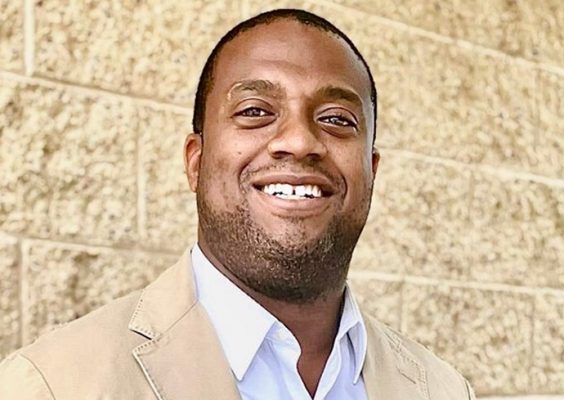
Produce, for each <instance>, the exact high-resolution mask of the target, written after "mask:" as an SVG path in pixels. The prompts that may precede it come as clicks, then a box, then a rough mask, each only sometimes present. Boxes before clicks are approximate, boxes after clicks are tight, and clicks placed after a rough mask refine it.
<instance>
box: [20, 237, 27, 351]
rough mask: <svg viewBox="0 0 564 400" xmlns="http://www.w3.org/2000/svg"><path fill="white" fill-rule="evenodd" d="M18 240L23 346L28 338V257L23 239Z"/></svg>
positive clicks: (21, 338)
mask: <svg viewBox="0 0 564 400" xmlns="http://www.w3.org/2000/svg"><path fill="white" fill-rule="evenodd" d="M18 241H19V246H18V248H19V252H20V307H21V308H20V323H21V325H20V342H21V344H20V346H24V345H26V344H27V341H28V339H29V332H28V326H27V322H28V319H29V318H28V316H27V312H28V309H29V307H28V306H29V305H28V299H29V284H28V281H27V275H28V273H27V272H28V271H27V268H28V261H29V260H28V257H27V251H25V250H26V245H25V243H24V241H23V240H21V239H18Z"/></svg>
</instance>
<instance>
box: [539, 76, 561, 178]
mask: <svg viewBox="0 0 564 400" xmlns="http://www.w3.org/2000/svg"><path fill="white" fill-rule="evenodd" d="M537 80H538V91H537V93H536V96H537V102H538V108H539V125H538V133H537V141H536V145H535V153H536V156H537V157H538V165H537V166H535V168H534V172H536V173H539V174H541V175H546V176H550V177H553V178H562V177H563V176H564V163H563V162H562V154H564V95H563V94H564V76H560V75H556V74H553V73H550V72H545V71H539V73H538V76H537Z"/></svg>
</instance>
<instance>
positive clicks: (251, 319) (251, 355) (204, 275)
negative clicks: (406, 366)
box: [192, 244, 366, 400]
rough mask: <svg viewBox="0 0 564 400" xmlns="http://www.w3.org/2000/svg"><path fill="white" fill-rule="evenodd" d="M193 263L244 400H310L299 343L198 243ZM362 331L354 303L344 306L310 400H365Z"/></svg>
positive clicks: (203, 299)
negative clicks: (300, 363)
mask: <svg viewBox="0 0 564 400" xmlns="http://www.w3.org/2000/svg"><path fill="white" fill-rule="evenodd" d="M192 265H193V269H194V278H195V282H196V290H197V294H198V300H199V302H200V303H201V304H202V306H203V307H204V309H205V310H206V311H207V313H208V315H209V317H210V320H211V322H212V324H213V326H214V328H215V331H216V332H217V335H218V337H219V341H220V342H221V346H222V348H223V352H224V353H225V356H226V358H227V361H228V363H229V365H230V367H231V370H232V371H233V374H234V376H235V379H236V383H237V387H238V389H239V392H240V394H241V397H242V399H243V400H251V399H252V400H259V399H260V400H266V399H267V400H289V399H292V400H312V398H311V396H310V395H309V393H308V391H307V389H306V387H305V385H304V383H303V381H302V379H301V378H300V376H299V374H298V368H297V365H298V359H299V357H300V354H301V349H300V345H299V344H298V342H297V340H296V338H295V337H294V335H293V334H292V333H291V332H290V331H289V330H288V328H286V327H285V326H284V325H283V324H282V323H281V322H280V321H278V320H277V319H276V318H275V317H274V316H273V315H272V314H270V313H269V312H268V311H267V310H266V309H264V308H263V307H262V306H261V305H260V304H258V303H257V302H256V301H254V300H253V299H252V298H251V297H249V296H248V295H247V294H245V293H244V292H243V291H242V290H241V289H239V288H238V287H237V286H236V285H235V284H233V283H232V282H231V281H230V280H229V279H227V277H225V276H224V275H223V274H222V273H221V272H219V271H218V270H217V269H216V268H215V267H214V266H213V265H212V264H211V262H210V261H209V260H208V259H207V258H206V256H205V255H204V254H203V253H202V251H201V249H200V248H199V247H198V245H197V244H196V245H195V246H194V248H193V249H192ZM365 355H366V328H365V326H364V322H363V320H362V316H361V314H360V311H359V309H358V306H357V304H356V302H355V301H354V298H353V296H352V294H351V292H350V290H349V289H348V287H347V289H346V291H345V304H344V307H343V314H342V316H341V322H340V325H339V330H338V332H337V336H336V338H335V343H334V344H333V349H332V351H331V354H330V355H329V358H328V360H327V363H326V364H325V368H324V370H323V373H322V375H321V379H320V381H319V385H318V387H317V391H316V393H315V397H314V398H313V400H321V399H326V400H344V399H347V400H349V399H351V400H365V399H366V390H365V387H364V381H363V379H362V374H361V372H362V365H363V363H364V358H365Z"/></svg>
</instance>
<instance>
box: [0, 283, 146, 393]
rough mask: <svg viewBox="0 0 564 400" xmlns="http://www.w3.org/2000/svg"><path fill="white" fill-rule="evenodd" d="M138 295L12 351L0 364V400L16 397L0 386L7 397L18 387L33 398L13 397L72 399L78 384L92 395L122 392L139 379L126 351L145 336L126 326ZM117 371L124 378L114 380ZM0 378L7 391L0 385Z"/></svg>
mask: <svg viewBox="0 0 564 400" xmlns="http://www.w3.org/2000/svg"><path fill="white" fill-rule="evenodd" d="M138 299H139V291H136V292H132V293H130V294H129V295H127V296H125V297H122V298H120V299H117V300H114V301H112V302H110V303H108V304H107V305H105V306H102V307H101V308H99V309H97V310H95V311H93V312H91V313H89V314H87V315H85V316H84V317H81V318H79V319H77V320H74V321H72V322H69V323H68V324H66V325H63V326H62V327H59V328H57V329H55V330H53V331H51V332H49V333H47V334H45V335H43V336H41V337H39V338H38V339H37V340H36V341H35V342H34V343H32V344H30V345H28V346H26V347H23V348H21V349H19V350H17V351H16V352H15V353H13V354H12V355H11V356H9V357H8V358H7V359H6V360H4V362H3V363H2V364H1V365H2V367H1V368H0V399H5V398H6V399H11V398H16V397H13V396H12V397H10V396H8V395H5V394H4V393H3V392H2V390H12V392H8V393H10V395H12V393H14V391H15V390H16V389H18V390H20V389H21V388H22V387H25V390H26V391H29V392H30V393H33V394H34V396H31V397H22V396H21V395H19V394H18V396H17V399H27V398H30V399H31V398H33V399H54V398H57V399H59V398H61V399H66V398H72V396H71V394H72V393H78V392H76V390H79V389H78V388H80V390H82V391H81V392H80V393H90V394H92V395H93V396H94V397H95V396H96V394H97V393H98V392H97V390H102V389H103V388H106V389H107V391H108V392H110V393H111V390H112V386H116V387H118V386H123V387H124V389H123V390H126V389H127V386H128V385H129V384H130V382H131V385H133V384H134V383H135V382H139V381H141V380H143V379H144V378H143V377H142V373H141V372H140V371H137V370H138V367H137V364H136V362H135V359H134V358H133V356H132V354H131V352H132V350H133V349H134V348H135V347H136V346H138V345H139V344H141V343H143V342H144V341H146V340H147V339H146V338H145V337H143V336H141V335H139V334H137V333H135V332H131V331H130V330H129V329H128V323H129V320H130V319H131V316H132V314H133V313H134V311H135V307H136V305H137V303H138ZM101 366H103V367H101ZM122 375H127V376H128V377H129V379H127V380H124V381H123V382H118V380H117V379H116V378H115V376H122ZM4 382H6V383H7V385H6V387H8V388H9V389H4V388H1V387H2V386H5V385H4V384H3V383H4ZM10 385H12V386H10ZM14 385H15V386H16V387H14ZM106 389H103V390H106ZM115 392H116V393H118V390H117V389H116V390H115ZM36 393H41V396H39V395H37V396H36V395H35V394H36ZM49 393H51V394H49ZM47 394H49V396H48V395H47ZM94 397H92V398H94Z"/></svg>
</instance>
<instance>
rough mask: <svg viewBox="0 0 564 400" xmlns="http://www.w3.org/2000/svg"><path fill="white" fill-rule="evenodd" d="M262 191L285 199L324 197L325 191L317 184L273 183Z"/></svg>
mask: <svg viewBox="0 0 564 400" xmlns="http://www.w3.org/2000/svg"><path fill="white" fill-rule="evenodd" d="M262 191H263V192H264V193H266V194H269V195H271V196H275V197H278V198H280V199H285V200H304V199H316V198H320V197H323V191H322V190H321V188H320V187H319V186H317V185H290V184H288V183H271V184H268V185H265V186H263V187H262Z"/></svg>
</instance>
